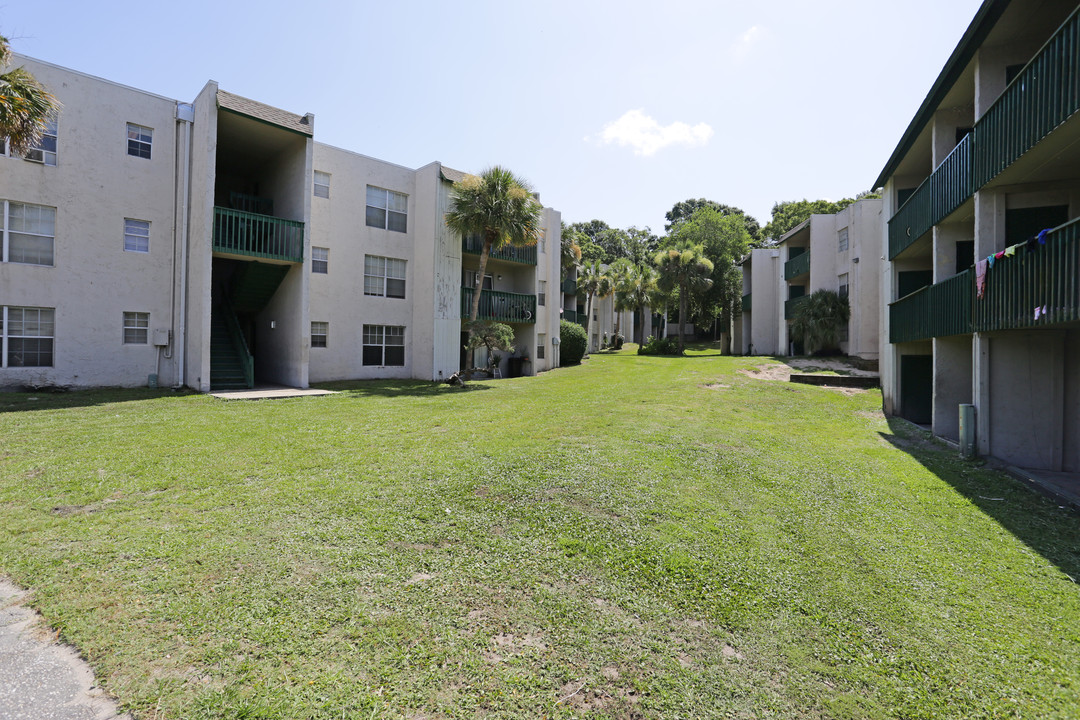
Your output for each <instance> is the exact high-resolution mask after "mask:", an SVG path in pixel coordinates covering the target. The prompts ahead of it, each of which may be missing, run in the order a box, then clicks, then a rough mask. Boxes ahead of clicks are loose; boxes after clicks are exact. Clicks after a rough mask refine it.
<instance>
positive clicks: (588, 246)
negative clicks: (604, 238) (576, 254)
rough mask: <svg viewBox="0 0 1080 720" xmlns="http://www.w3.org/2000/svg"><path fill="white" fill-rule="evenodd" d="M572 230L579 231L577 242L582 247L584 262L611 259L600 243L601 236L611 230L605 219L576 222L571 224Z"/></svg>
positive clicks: (608, 260) (604, 261)
mask: <svg viewBox="0 0 1080 720" xmlns="http://www.w3.org/2000/svg"><path fill="white" fill-rule="evenodd" d="M569 229H570V231H571V232H574V233H577V244H578V247H580V248H581V259H582V261H584V262H592V261H594V260H599V261H600V262H601V263H605V264H606V263H608V262H610V261H611V259H610V258H609V257H608V256H607V253H606V252H605V250H604V248H603V246H602V245H601V244H600V236H601V234H602V233H604V232H605V231H607V230H611V226H609V225H608V224H607V223H606V222H604V221H603V220H590V221H588V222H576V223H572V224H571V225H570V226H569Z"/></svg>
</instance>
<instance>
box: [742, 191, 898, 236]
mask: <svg viewBox="0 0 1080 720" xmlns="http://www.w3.org/2000/svg"><path fill="white" fill-rule="evenodd" d="M876 197H881V196H880V195H878V194H876V193H873V192H871V191H869V190H867V191H864V192H861V193H859V194H858V195H856V196H855V197H853V198H844V199H843V200H839V201H837V202H833V201H831V200H806V199H803V200H786V201H784V202H778V203H774V204H773V207H772V220H770V221H769V223H768V224H767V225H766V226H765V227H763V228H762V229H761V234H762V236H763V237H764V238H765V241H766V242H768V243H771V244H775V243H777V242H779V241H780V238H782V237H783V236H784V234H785V233H787V232H789V231H790V230H791V229H792V228H794V227H796V226H797V225H799V224H800V223H802V222H804V221H806V219H807V218H809V217H810V216H811V215H833V214H835V213H838V212H840V211H841V210H843V209H844V208H846V207H847V206H848V205H850V204H851V203H853V202H855V201H856V200H862V199H863V198H876Z"/></svg>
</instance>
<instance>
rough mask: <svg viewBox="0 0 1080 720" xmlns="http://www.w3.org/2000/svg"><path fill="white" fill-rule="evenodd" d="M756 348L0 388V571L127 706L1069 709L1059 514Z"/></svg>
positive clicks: (1073, 534)
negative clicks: (497, 370) (507, 364)
mask: <svg viewBox="0 0 1080 720" xmlns="http://www.w3.org/2000/svg"><path fill="white" fill-rule="evenodd" d="M759 363H760V359H746V360H743V359H738V358H729V357H721V356H719V355H718V354H717V353H716V351H715V349H714V348H712V347H711V346H700V347H698V348H697V349H696V350H691V352H690V353H689V354H688V357H685V358H664V357H639V356H637V355H636V354H633V352H632V349H630V350H623V351H622V352H618V353H611V354H605V355H594V356H593V358H592V359H591V360H589V361H587V362H586V363H585V364H584V365H582V366H580V367H575V368H568V369H560V370H557V371H553V372H550V373H546V374H545V375H543V376H541V377H538V378H521V379H515V380H501V381H487V382H478V383H470V387H469V388H468V389H465V390H460V389H454V388H450V387H447V386H440V385H432V384H428V383H415V382H402V381H387V382H374V383H352V384H349V383H340V384H334V385H333V386H332V388H333V389H337V390H340V391H341V392H340V394H338V395H334V396H329V397H314V398H299V399H294V400H275V401H260V402H231V403H225V402H221V401H217V400H214V399H212V398H209V397H206V396H201V395H177V394H172V393H169V392H162V391H145V390H144V391H96V392H85V393H84V392H79V393H70V394H64V395H57V396H44V395H39V396H27V395H0V572H4V573H6V574H8V575H10V576H11V577H12V578H13V579H14V580H15V581H16V582H18V583H20V584H21V585H23V586H25V587H28V588H30V589H31V590H32V592H33V595H32V597H33V604H34V606H36V607H37V608H39V609H40V610H41V611H42V612H43V613H44V615H45V617H46V619H47V621H48V622H49V623H51V624H52V625H53V626H54V627H56V628H57V629H59V631H60V633H61V635H62V637H63V638H64V639H66V640H68V641H70V642H72V643H74V644H75V645H76V646H77V647H78V648H79V649H80V650H81V651H82V652H83V654H84V655H85V656H86V657H87V658H88V659H89V660H90V662H91V663H92V664H93V666H94V667H95V670H96V671H97V673H98V679H99V682H100V683H101V684H102V685H103V686H104V687H105V688H106V689H107V690H108V691H109V692H111V693H113V694H114V695H116V696H117V697H118V698H119V699H120V701H121V703H122V705H123V706H124V707H125V708H126V709H129V710H131V711H133V712H134V713H135V714H136V716H137V717H139V718H152V719H154V720H164V719H165V718H327V719H330V718H342V717H346V718H353V717H360V718H379V717H382V718H410V719H411V720H421V719H434V718H475V717H492V718H518V717H524V718H573V717H607V718H718V717H731V718H941V717H963V718H1003V717H1018V718H1019V717H1023V718H1029V717H1060V718H1067V717H1074V716H1075V714H1076V711H1077V708H1078V707H1080V594H1078V592H1077V585H1076V583H1075V582H1074V581H1073V579H1072V578H1078V577H1080V552H1078V548H1080V529H1078V525H1077V522H1076V516H1075V515H1072V514H1069V513H1067V512H1066V511H1064V510H1062V509H1060V508H1058V507H1057V506H1055V505H1053V504H1052V503H1050V502H1048V501H1046V500H1044V499H1043V498H1041V497H1039V496H1036V495H1034V494H1032V493H1030V492H1029V491H1027V490H1026V489H1024V488H1023V487H1021V486H1020V485H1018V484H1017V483H1015V482H1014V481H1012V480H1010V479H1009V478H1007V477H1005V476H1004V475H1002V474H1000V473H997V472H995V471H992V470H989V469H987V468H985V467H983V466H981V465H980V464H978V463H970V462H964V461H961V460H958V459H957V458H956V456H955V453H954V452H952V451H949V450H947V449H945V448H943V447H942V446H940V445H938V444H936V443H934V442H931V441H929V440H928V439H927V438H926V437H925V435H924V434H923V433H922V432H921V431H919V430H918V429H916V428H913V427H912V426H909V425H907V424H906V423H904V422H903V421H887V420H886V419H885V418H884V417H882V415H881V414H880V410H879V409H880V403H881V397H880V394H879V393H877V392H873V391H871V392H864V393H857V394H853V395H845V394H841V393H838V392H834V391H830V390H827V389H822V388H817V387H811V386H801V385H791V384H788V383H779V382H768V381H762V380H755V379H751V378H749V377H747V376H745V375H743V374H741V373H740V372H739V370H740V369H741V368H749V367H753V366H755V365H757V364H759Z"/></svg>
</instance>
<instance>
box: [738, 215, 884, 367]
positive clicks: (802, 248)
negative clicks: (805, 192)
mask: <svg viewBox="0 0 1080 720" xmlns="http://www.w3.org/2000/svg"><path fill="white" fill-rule="evenodd" d="M881 222H882V218H881V200H879V199H876V198H868V199H864V200H858V201H856V202H855V203H852V204H851V205H848V206H847V207H846V208H844V209H843V210H841V211H840V212H838V213H835V214H832V215H811V216H810V218H809V219H807V220H806V221H804V222H802V223H801V224H799V225H798V226H796V227H794V228H792V229H791V230H790V231H788V232H787V233H786V234H785V235H784V236H783V237H782V238H780V241H779V243H778V244H777V245H776V246H775V247H768V248H759V249H755V250H752V251H751V252H750V254H749V255H747V256H746V257H745V258H744V259H743V260H742V269H743V293H744V294H743V313H742V317H741V318H740V321H738V324H739V325H741V332H740V333H737V335H739V337H738V340H739V342H738V343H736V345H735V347H736V348H741V351H742V353H743V354H744V355H792V354H799V353H801V351H802V349H801V346H800V345H801V343H800V342H799V339H798V338H794V337H792V336H791V331H790V325H791V322H790V321H791V318H792V313H793V312H794V309H795V307H796V306H797V305H798V303H799V302H800V301H801V300H802V299H803V298H804V297H806V296H808V295H810V294H811V293H813V292H815V291H817V290H832V291H834V292H837V293H839V294H840V295H842V296H845V297H847V298H848V303H849V305H850V307H851V318H850V320H849V321H848V324H847V327H846V328H844V329H843V331H842V333H841V336H840V350H841V351H842V352H844V353H846V354H848V355H855V356H858V357H860V358H863V359H866V360H876V359H877V357H878V352H879V344H880V343H879V338H878V326H879V317H878V315H879V313H878V303H879V297H880V290H879V284H878V279H879V272H880V271H879V267H878V265H879V253H880V243H881Z"/></svg>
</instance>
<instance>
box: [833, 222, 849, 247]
mask: <svg viewBox="0 0 1080 720" xmlns="http://www.w3.org/2000/svg"><path fill="white" fill-rule="evenodd" d="M848 236H849V233H848V229H847V228H846V227H842V228H840V230H838V231H837V233H836V252H847V249H848Z"/></svg>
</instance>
